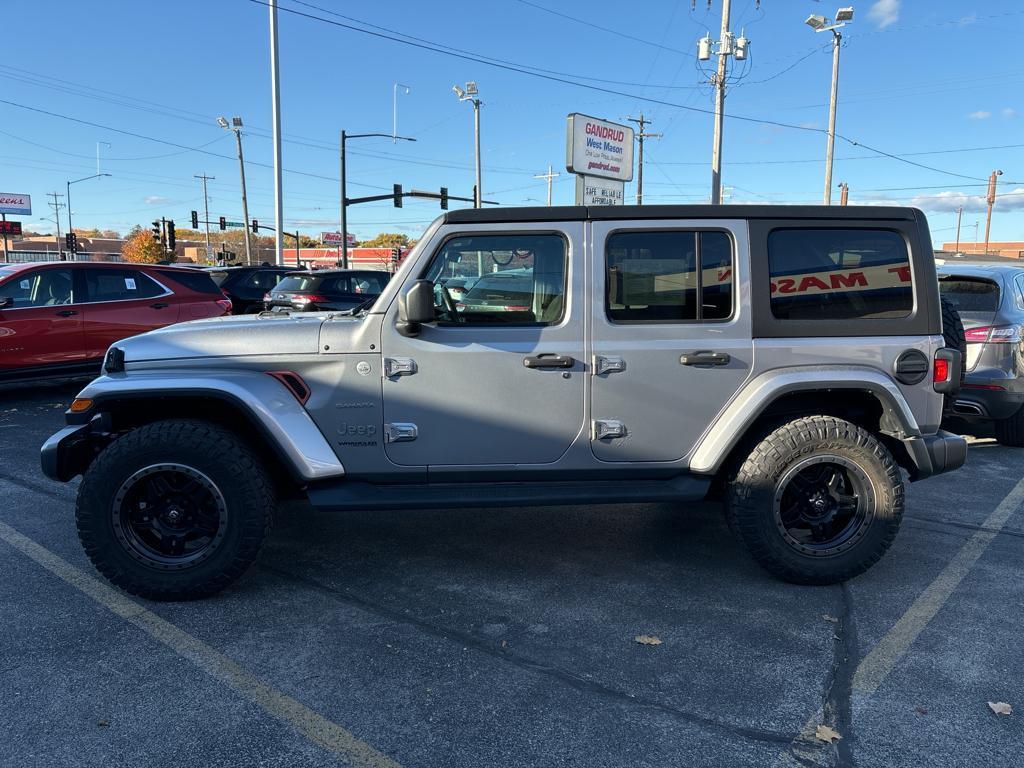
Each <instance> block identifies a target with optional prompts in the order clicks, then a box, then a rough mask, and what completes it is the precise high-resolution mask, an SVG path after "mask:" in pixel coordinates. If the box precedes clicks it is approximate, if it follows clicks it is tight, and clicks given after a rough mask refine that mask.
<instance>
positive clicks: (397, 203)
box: [394, 184, 402, 208]
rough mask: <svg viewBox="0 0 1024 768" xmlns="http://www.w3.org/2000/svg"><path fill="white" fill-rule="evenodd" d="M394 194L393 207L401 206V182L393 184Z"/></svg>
mask: <svg viewBox="0 0 1024 768" xmlns="http://www.w3.org/2000/svg"><path fill="white" fill-rule="evenodd" d="M394 195H395V208H401V207H402V185H401V184H395V186H394Z"/></svg>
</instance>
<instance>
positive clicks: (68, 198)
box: [66, 173, 110, 232]
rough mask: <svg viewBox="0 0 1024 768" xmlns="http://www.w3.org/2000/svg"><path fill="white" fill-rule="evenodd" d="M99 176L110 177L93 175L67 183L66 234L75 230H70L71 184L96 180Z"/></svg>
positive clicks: (104, 174)
mask: <svg viewBox="0 0 1024 768" xmlns="http://www.w3.org/2000/svg"><path fill="white" fill-rule="evenodd" d="M100 176H110V174H109V173H94V174H93V175H92V176H86V177H84V178H81V179H75V180H74V181H69V182H68V187H67V192H68V194H67V197H66V200H67V201H68V232H74V231H75V230H73V229H72V228H71V185H72V184H77V183H78V182H80V181H88V180H89V179H98V178H99V177H100Z"/></svg>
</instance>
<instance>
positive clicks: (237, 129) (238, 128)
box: [207, 117, 252, 266]
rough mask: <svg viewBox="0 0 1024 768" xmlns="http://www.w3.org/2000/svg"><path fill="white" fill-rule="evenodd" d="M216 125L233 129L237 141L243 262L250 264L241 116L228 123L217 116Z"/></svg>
mask: <svg viewBox="0 0 1024 768" xmlns="http://www.w3.org/2000/svg"><path fill="white" fill-rule="evenodd" d="M217 125H219V126H220V127H221V128H223V129H224V130H226V131H234V133H235V139H236V140H237V142H238V171H239V173H240V174H241V176H242V222H243V223H244V224H245V263H246V264H248V265H250V266H251V265H252V248H251V246H250V245H249V202H248V200H247V199H246V197H245V160H244V159H243V158H242V118H240V117H232V118H231V123H230V124H229V123H228V121H227V119H226V118H224V117H218V118H217ZM207 218H209V216H207ZM207 226H209V224H207Z"/></svg>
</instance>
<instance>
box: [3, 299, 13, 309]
mask: <svg viewBox="0 0 1024 768" xmlns="http://www.w3.org/2000/svg"><path fill="white" fill-rule="evenodd" d="M13 303H14V299H13V298H12V297H11V296H0V309H4V308H6V307H9V306H11V305H12V304H13Z"/></svg>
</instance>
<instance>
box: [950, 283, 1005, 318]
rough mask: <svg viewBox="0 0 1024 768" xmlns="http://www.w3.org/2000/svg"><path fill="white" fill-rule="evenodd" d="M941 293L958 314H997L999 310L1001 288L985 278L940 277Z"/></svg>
mask: <svg viewBox="0 0 1024 768" xmlns="http://www.w3.org/2000/svg"><path fill="white" fill-rule="evenodd" d="M939 293H941V294H942V296H943V298H945V299H947V300H949V302H950V303H952V304H953V306H954V307H956V309H957V311H958V312H995V311H996V310H997V309H999V286H998V285H996V283H995V281H993V280H987V279H985V278H983V277H965V276H948V277H940V278H939Z"/></svg>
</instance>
